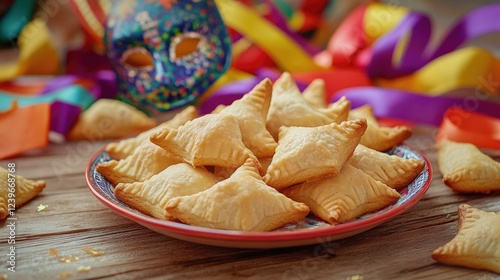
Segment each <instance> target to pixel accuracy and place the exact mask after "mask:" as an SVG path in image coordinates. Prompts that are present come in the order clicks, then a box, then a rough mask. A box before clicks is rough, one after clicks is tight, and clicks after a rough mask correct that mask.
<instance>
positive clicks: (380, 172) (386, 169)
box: [349, 144, 425, 189]
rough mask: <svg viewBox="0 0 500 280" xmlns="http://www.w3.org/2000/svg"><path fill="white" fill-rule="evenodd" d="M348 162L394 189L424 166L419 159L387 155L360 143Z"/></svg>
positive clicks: (418, 172)
mask: <svg viewBox="0 0 500 280" xmlns="http://www.w3.org/2000/svg"><path fill="white" fill-rule="evenodd" d="M349 164H351V165H352V166H354V167H356V168H358V169H361V171H363V172H365V173H366V174H368V175H369V176H370V177H372V178H373V179H375V180H377V181H380V182H382V183H384V184H386V185H388V186H389V187H391V188H394V189H400V188H403V187H406V186H407V185H408V184H409V183H411V182H412V181H413V180H414V179H415V177H417V175H418V174H420V172H421V171H422V169H423V168H424V166H425V163H424V162H423V161H421V160H419V159H406V158H402V157H398V156H395V155H389V154H386V153H383V152H379V151H376V150H373V149H370V148H367V147H365V146H363V145H361V144H360V145H358V146H357V147H356V149H355V150H354V154H353V155H352V157H351V159H350V160H349Z"/></svg>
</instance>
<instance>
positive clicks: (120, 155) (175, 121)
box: [105, 106, 198, 160]
mask: <svg viewBox="0 0 500 280" xmlns="http://www.w3.org/2000/svg"><path fill="white" fill-rule="evenodd" d="M196 117H198V110H196V108H195V107H194V106H188V107H186V108H185V109H183V110H182V111H180V112H179V113H177V114H176V115H175V116H174V117H173V118H172V119H171V120H168V121H165V122H163V123H161V124H159V125H157V126H155V127H153V128H151V129H149V130H146V131H144V132H142V133H140V134H139V135H137V136H136V137H132V138H127V139H123V140H120V141H119V142H112V143H109V144H108V145H106V148H105V150H106V152H108V154H109V156H110V157H111V158H112V159H116V160H120V159H124V158H126V157H127V156H129V155H131V154H132V153H133V152H134V150H135V149H136V148H137V147H138V146H139V145H140V144H141V143H142V142H144V141H149V136H150V135H151V134H153V133H155V132H158V131H160V130H162V129H164V128H178V127H179V126H181V125H183V124H185V123H186V122H187V121H190V120H193V119H195V118H196Z"/></svg>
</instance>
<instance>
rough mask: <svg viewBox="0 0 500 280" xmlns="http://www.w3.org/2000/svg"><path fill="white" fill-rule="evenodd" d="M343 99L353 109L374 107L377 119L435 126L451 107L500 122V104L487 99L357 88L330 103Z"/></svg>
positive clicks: (334, 98)
mask: <svg viewBox="0 0 500 280" xmlns="http://www.w3.org/2000/svg"><path fill="white" fill-rule="evenodd" d="M342 96H345V97H346V98H347V99H348V100H349V101H351V105H352V108H356V107H359V106H362V105H365V104H370V105H371V106H372V107H373V110H374V114H375V115H376V116H377V117H388V118H396V119H402V120H407V121H411V122H415V123H421V124H428V125H433V126H439V125H440V124H441V121H442V119H443V115H444V113H445V112H446V110H447V109H449V108H451V107H458V108H464V109H467V110H470V111H476V112H480V113H483V114H487V115H490V116H492V117H497V118H500V103H496V102H488V101H485V100H482V99H484V97H483V96H474V95H468V96H466V97H450V96H428V95H423V94H418V93H413V92H408V91H403V90H396V89H387V88H377V87H356V88H349V89H344V90H341V91H338V92H337V93H336V94H335V96H334V97H333V98H332V100H330V102H335V101H337V100H338V99H339V98H340V97H342Z"/></svg>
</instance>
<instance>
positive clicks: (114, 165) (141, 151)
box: [96, 140, 182, 186]
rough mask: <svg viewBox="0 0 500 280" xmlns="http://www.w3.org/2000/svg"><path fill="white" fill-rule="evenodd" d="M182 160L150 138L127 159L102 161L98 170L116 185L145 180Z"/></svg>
mask: <svg viewBox="0 0 500 280" xmlns="http://www.w3.org/2000/svg"><path fill="white" fill-rule="evenodd" d="M181 161H182V160H181V159H180V158H179V157H177V156H176V155H172V154H171V153H169V152H168V151H166V150H164V149H162V148H160V147H158V146H157V145H155V144H153V143H151V142H150V141H149V140H148V141H144V142H143V143H142V144H141V145H140V146H139V147H137V149H135V150H134V152H133V153H132V154H131V155H130V156H128V157H126V158H125V159H121V160H118V161H117V160H110V161H107V162H103V163H100V164H98V165H97V167H96V170H97V171H98V172H99V173H101V174H102V175H103V176H104V177H105V178H106V179H107V180H108V181H109V182H110V183H111V184H112V185H113V186H115V185H117V184H118V183H133V182H142V181H145V180H147V179H149V178H151V177H152V176H153V175H155V174H158V173H160V172H161V171H162V170H164V169H165V168H167V167H169V166H170V165H173V164H176V163H179V162H181Z"/></svg>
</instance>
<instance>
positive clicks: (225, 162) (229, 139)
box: [150, 114, 261, 169]
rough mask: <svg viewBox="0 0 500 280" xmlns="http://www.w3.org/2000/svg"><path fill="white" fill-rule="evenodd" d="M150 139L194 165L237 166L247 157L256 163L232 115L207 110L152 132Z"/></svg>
mask: <svg viewBox="0 0 500 280" xmlns="http://www.w3.org/2000/svg"><path fill="white" fill-rule="evenodd" d="M150 139H151V141H152V142H153V143H155V144H157V145H158V146H160V147H162V148H163V149H165V150H167V151H168V152H169V153H171V154H174V155H177V156H179V157H181V158H182V159H183V161H185V162H187V163H190V164H191V165H192V166H193V167H197V166H220V167H229V168H238V167H239V166H241V165H242V164H243V163H245V161H246V159H247V158H251V159H253V160H254V161H255V162H256V163H258V160H257V158H256V157H255V155H254V154H253V153H252V151H250V150H249V149H248V148H247V147H245V145H244V144H243V141H242V140H241V131H240V127H239V123H238V120H237V119H236V117H235V116H233V115H225V114H208V115H205V116H202V117H199V118H196V119H194V120H192V121H189V122H187V123H186V124H185V125H183V126H181V127H179V128H178V129H170V128H165V129H163V130H162V131H160V132H157V133H154V134H152V135H151V138H150ZM260 168H261V167H260V164H259V169H260Z"/></svg>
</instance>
